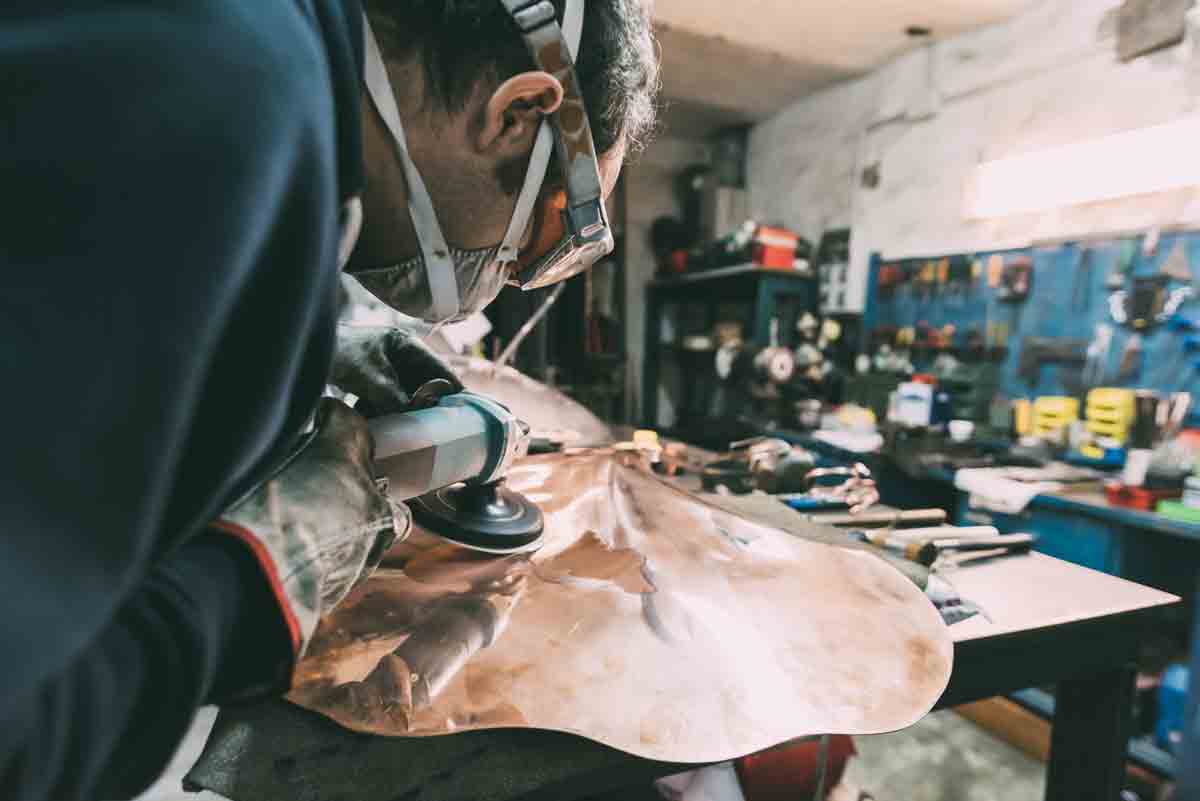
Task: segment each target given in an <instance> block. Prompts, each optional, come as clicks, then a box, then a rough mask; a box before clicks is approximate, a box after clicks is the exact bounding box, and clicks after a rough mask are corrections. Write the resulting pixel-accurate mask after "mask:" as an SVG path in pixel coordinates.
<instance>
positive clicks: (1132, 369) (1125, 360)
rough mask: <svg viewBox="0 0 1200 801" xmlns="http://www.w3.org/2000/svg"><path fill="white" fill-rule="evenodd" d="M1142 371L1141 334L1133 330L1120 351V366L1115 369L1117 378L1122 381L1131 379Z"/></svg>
mask: <svg viewBox="0 0 1200 801" xmlns="http://www.w3.org/2000/svg"><path fill="white" fill-rule="evenodd" d="M1141 371H1142V335H1141V334H1140V333H1137V332H1134V333H1133V334H1132V335H1131V336H1130V337H1129V339H1127V340H1126V341H1125V349H1124V350H1123V351H1121V366H1120V367H1119V368H1118V369H1117V380H1118V381H1120V382H1122V383H1124V382H1126V381H1131V380H1133V378H1134V377H1135V376H1137V375H1138V374H1139V373H1141Z"/></svg>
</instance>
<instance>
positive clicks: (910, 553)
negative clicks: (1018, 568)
mask: <svg viewBox="0 0 1200 801" xmlns="http://www.w3.org/2000/svg"><path fill="white" fill-rule="evenodd" d="M851 536H852V537H854V538H855V539H858V540H860V541H862V542H868V543H871V544H872V545H875V546H876V547H881V548H884V549H885V550H888V551H892V552H893V553H897V554H900V555H902V556H903V557H904V558H905V559H908V560H909V561H912V562H916V563H918V564H921V565H925V566H926V567H929V566H930V565H932V564H933V563H934V562H936V561H937V560H938V557H940V556H942V555H943V554H945V553H946V552H948V551H1000V552H1005V553H1024V552H1026V551H1028V550H1030V549H1031V548H1033V546H1034V544H1035V543H1036V542H1037V537H1035V536H1034V535H1032V534H997V535H995V536H974V537H961V538H945V539H932V540H911V541H909V540H905V539H900V540H896V539H892V538H888V539H886V540H884V541H883V544H882V545H880V544H878V543H877V542H876V541H875V540H876V539H878V538H877V537H876V538H873V537H871V536H870V535H868V534H867V533H866V532H865V531H855V532H852V533H851Z"/></svg>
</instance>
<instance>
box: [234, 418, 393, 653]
mask: <svg viewBox="0 0 1200 801" xmlns="http://www.w3.org/2000/svg"><path fill="white" fill-rule="evenodd" d="M316 419H317V432H316V434H315V435H314V436H313V438H312V439H311V440H310V441H309V442H308V443H307V444H306V445H304V447H303V448H302V449H301V450H300V451H299V453H298V454H297V455H296V456H295V457H294V458H293V459H292V460H291V461H290V462H288V463H287V464H286V465H285V466H284V468H283V469H282V470H280V471H279V473H277V474H276V475H275V476H274V477H273V478H271V479H270V480H269V481H267V482H265V483H264V484H262V485H261V486H259V487H258V488H257V489H255V490H254V491H253V492H252V493H251V494H250V495H248V496H247V497H246V498H244V499H242V500H241V501H239V502H238V503H236V504H235V505H234V506H233V507H231V508H230V509H229V510H228V511H226V513H225V514H224V515H223V516H222V517H221V519H220V520H218V521H216V522H215V523H213V528H216V529H218V530H220V531H224V532H226V533H228V534H232V535H234V536H236V537H238V538H239V539H241V540H242V541H243V542H245V543H246V544H247V545H248V546H250V549H251V550H252V551H253V553H254V555H255V557H256V558H257V559H258V561H259V563H260V565H261V566H262V568H263V571H264V572H265V573H266V575H267V578H268V580H269V581H270V584H271V589H272V590H273V591H274V594H275V597H276V599H277V600H278V601H279V605H280V607H281V608H282V611H283V616H284V619H285V621H286V622H287V625H288V629H289V631H290V633H291V637H292V644H293V651H294V653H295V656H296V659H297V660H298V659H299V658H300V657H301V656H302V655H303V654H304V650H305V648H306V647H307V645H308V641H309V639H310V638H311V637H312V633H313V630H314V629H315V628H316V627H317V621H318V619H319V618H320V617H321V616H322V615H324V614H326V613H327V612H329V611H330V610H331V609H333V607H335V606H336V605H337V604H338V603H340V602H341V601H342V599H344V598H345V597H346V596H347V595H348V594H349V593H350V591H351V590H352V589H353V588H354V587H355V586H356V585H357V584H358V583H359V582H360V581H362V580H364V579H365V578H366V577H367V576H368V575H370V573H371V571H373V570H374V569H375V567H376V566H377V565H378V564H379V560H380V559H381V558H382V556H383V554H384V552H385V551H387V549H388V548H390V547H391V545H392V543H393V542H394V541H395V540H396V539H397V538H400V539H403V538H404V537H407V536H408V532H409V529H410V527H411V525H412V518H411V515H410V513H409V511H408V507H406V506H404V505H403V504H401V503H394V502H392V501H390V500H389V499H388V497H387V493H386V491H385V490H386V488H385V487H381V486H380V483H379V482H377V481H376V479H375V477H374V475H373V473H372V469H371V465H372V462H373V451H374V444H373V442H372V440H371V434H370V431H369V430H368V428H367V424H366V421H365V420H364V419H363V418H362V416H361V415H359V414H358V413H356V412H355V411H354V410H353V409H351V408H350V407H348V406H347V405H346V404H344V403H342V402H341V401H337V400H334V399H333V398H325V399H324V400H322V401H321V406H320V407H319V409H318V410H317V418H316Z"/></svg>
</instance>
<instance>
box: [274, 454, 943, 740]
mask: <svg viewBox="0 0 1200 801" xmlns="http://www.w3.org/2000/svg"><path fill="white" fill-rule="evenodd" d="M634 459H636V457H635V456H634V455H632V454H617V453H614V452H612V451H610V450H581V451H575V452H568V453H564V454H556V455H552V456H544V457H534V458H530V459H527V460H526V461H525V462H523V463H521V464H520V465H518V466H517V467H516V468H515V469H514V470H513V472H512V473H510V477H509V483H510V485H511V486H513V487H514V488H516V489H518V490H520V491H522V492H524V493H526V494H527V495H529V496H530V497H531V498H533V499H534V500H535V501H537V502H538V503H540V504H541V505H542V507H543V509H544V510H545V512H546V520H547V525H546V529H547V542H546V545H545V546H544V547H543V548H542V549H541V550H540V551H538V552H537V553H536V554H534V555H533V556H532V557H530V556H529V555H522V556H512V557H506V558H497V557H486V556H484V555H481V554H476V553H472V552H469V551H466V550H463V549H461V548H458V547H456V546H453V545H450V544H447V543H446V542H445V541H443V540H439V539H437V538H435V537H433V536H431V535H429V534H427V533H425V532H420V531H418V532H416V533H414V535H413V536H412V537H411V538H410V539H409V540H408V541H407V542H404V543H401V544H400V545H398V546H397V547H396V548H394V549H393V550H392V551H391V552H390V553H389V555H388V557H387V558H386V560H385V562H384V564H383V566H382V567H381V569H380V570H379V571H378V572H377V573H376V574H375V576H374V577H372V578H371V579H370V580H369V581H368V582H367V583H366V584H365V585H363V587H361V588H359V590H358V591H356V592H355V593H354V594H353V595H352V596H351V598H350V599H349V600H348V601H347V603H346V604H345V605H343V606H342V607H341V608H339V609H338V610H337V611H336V612H334V614H333V615H331V616H330V617H329V618H327V619H326V620H325V621H324V622H323V623H322V625H321V627H320V629H319V630H318V632H317V635H316V639H315V641H314V642H313V645H312V648H311V650H310V652H309V655H308V657H307V658H306V659H305V660H304V661H303V662H302V663H301V664H300V665H299V667H298V671H297V681H298V685H297V689H296V690H294V691H293V692H292V694H291V696H290V698H291V699H292V700H293V701H294V702H296V703H298V704H300V705H302V706H305V707H308V708H310V709H314V710H316V711H318V712H322V713H324V714H326V715H328V716H329V717H331V718H333V719H334V720H336V721H338V722H340V723H342V724H343V725H345V726H347V727H349V728H351V729H356V730H359V731H364V732H374V733H376V734H383V735H434V734H445V733H449V732H456V731H462V730H466V729H478V728H490V727H503V726H521V727H536V728H543V729H554V730H560V731H566V732H573V733H577V734H580V735H583V736H585V737H589V738H591V739H593V740H597V741H599V742H602V743H605V744H608V745H611V746H614V747H616V748H619V749H622V750H624V751H628V752H630V753H633V754H636V755H639V756H644V757H648V758H653V759H660V760H668V761H679V762H704V761H717V760H725V759H730V758H733V757H737V756H740V755H743V754H747V753H751V752H755V751H759V750H762V749H763V748H766V747H769V746H771V745H774V744H776V743H779V742H782V741H784V740H787V739H790V738H793V737H797V736H802V735H808V734H817V733H826V732H835V733H847V734H866V733H877V732H884V731H891V730H895V729H898V728H902V727H904V726H907V725H910V724H911V723H913V722H915V721H916V720H917V719H919V718H920V717H921V716H922V715H924V714H925V713H926V712H927V711H928V710H929V709H930V708H931V706H932V705H933V704H934V702H935V701H936V700H937V698H938V697H939V695H940V694H941V693H942V691H943V689H944V688H945V685H946V682H947V680H948V678H949V674H950V665H951V652H952V649H951V642H950V638H949V635H948V632H947V630H946V628H945V626H944V625H943V623H942V621H941V619H940V618H939V616H938V614H937V612H936V611H935V610H934V608H933V606H932V605H931V604H930V603H929V602H928V601H927V600H926V599H925V597H924V596H923V595H922V594H921V592H920V591H919V590H918V589H917V588H916V587H915V586H914V585H913V584H912V583H911V582H910V581H908V580H906V579H905V578H903V577H902V576H901V575H900V574H899V573H898V572H896V571H895V570H894V569H892V568H890V567H888V566H887V565H886V564H885V563H883V562H882V561H881V560H879V559H878V558H876V557H874V556H873V555H871V554H867V553H862V552H856V551H850V550H845V549H842V548H837V547H833V546H828V545H822V544H818V543H812V542H808V541H806V540H802V539H798V538H796V537H792V536H789V535H787V534H784V533H782V532H779V531H777V530H775V529H771V528H767V527H765V526H762V525H759V524H756V523H752V522H748V521H746V520H743V519H741V518H738V517H735V516H733V515H731V514H730V513H728V512H725V511H722V510H720V509H717V508H716V507H712V506H709V505H707V504H705V503H703V502H701V501H699V500H697V499H696V498H695V497H693V496H690V495H688V494H686V493H683V492H681V491H679V490H677V489H675V488H674V487H671V486H668V485H667V484H664V483H663V482H662V481H661V480H660V479H659V478H658V477H657V476H655V475H654V474H653V473H651V472H650V471H648V470H646V469H645V468H644V467H643V466H642V465H641V464H639V463H637V462H635V461H633V460H634Z"/></svg>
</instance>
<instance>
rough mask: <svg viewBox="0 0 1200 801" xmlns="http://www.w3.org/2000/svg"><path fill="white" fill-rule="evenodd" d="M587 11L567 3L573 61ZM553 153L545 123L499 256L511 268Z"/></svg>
mask: <svg viewBox="0 0 1200 801" xmlns="http://www.w3.org/2000/svg"><path fill="white" fill-rule="evenodd" d="M583 9H584V0H567V5H566V7H565V8H564V9H563V24H562V30H563V36H564V38H565V39H566V40H567V48H568V49H569V50H570V53H571V58H572V59H574V58H575V55H576V54H577V53H578V52H579V41H580V39H581V38H582V36H583ZM553 149H554V131H553V130H552V129H551V127H550V121H549V120H542V123H541V125H540V126H539V127H538V135H537V140H536V141H534V143H533V152H532V153H531V154H530V157H529V168H528V170H526V172H525V183H524V184H523V185H522V186H521V194H520V195H519V196H518V197H517V205H516V206H515V207H514V208H513V216H512V219H511V220H509V222H508V230H507V231H506V232H505V233H504V241H503V242H502V243H501V245H500V251H499V252H498V253H497V254H496V258H497V260H499V261H500V262H502V263H504V264H511V263H512V262H515V261H516V260H517V255H518V250H519V247H520V244H521V237H522V236H524V235H525V229H526V228H528V227H529V219H530V217H531V216H532V214H533V208H534V205H535V204H536V203H537V199H538V196H539V195H540V194H541V191H542V185H543V184H544V183H545V182H546V170H547V169H548V168H549V166H550V154H551V153H552V152H553Z"/></svg>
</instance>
